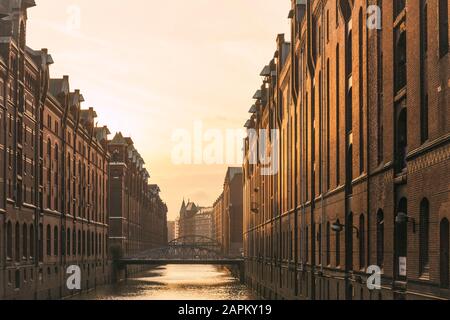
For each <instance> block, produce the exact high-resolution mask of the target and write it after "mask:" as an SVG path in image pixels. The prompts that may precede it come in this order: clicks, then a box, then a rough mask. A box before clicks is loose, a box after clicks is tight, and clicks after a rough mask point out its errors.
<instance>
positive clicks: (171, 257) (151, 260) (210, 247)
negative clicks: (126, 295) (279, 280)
mask: <svg viewBox="0 0 450 320" xmlns="http://www.w3.org/2000/svg"><path fill="white" fill-rule="evenodd" d="M114 262H115V263H116V265H117V266H118V267H119V269H126V266H128V265H148V266H152V265H154V266H155V265H167V264H178V265H179V264H185V265H187V264H189V265H222V266H235V267H237V268H238V269H239V275H240V278H241V281H243V280H244V270H245V267H244V258H243V257H236V256H226V255H223V254H222V246H221V245H220V244H219V243H218V242H217V241H216V240H214V239H210V238H208V237H203V236H196V235H193V236H185V237H181V238H178V239H175V240H172V241H171V242H169V243H168V245H167V246H166V247H162V248H156V249H151V250H147V251H143V252H141V253H139V254H136V255H134V256H127V257H123V258H120V259H117V260H115V261H114Z"/></svg>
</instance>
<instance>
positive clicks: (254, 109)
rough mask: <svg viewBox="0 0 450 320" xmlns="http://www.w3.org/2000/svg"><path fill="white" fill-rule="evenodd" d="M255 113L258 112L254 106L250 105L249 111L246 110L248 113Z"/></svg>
mask: <svg viewBox="0 0 450 320" xmlns="http://www.w3.org/2000/svg"><path fill="white" fill-rule="evenodd" d="M256 111H258V108H257V107H256V105H252V107H251V108H250V110H248V113H256Z"/></svg>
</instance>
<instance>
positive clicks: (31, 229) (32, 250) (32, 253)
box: [30, 225, 34, 259]
mask: <svg viewBox="0 0 450 320" xmlns="http://www.w3.org/2000/svg"><path fill="white" fill-rule="evenodd" d="M30 258H31V259H34V226H33V225H30Z"/></svg>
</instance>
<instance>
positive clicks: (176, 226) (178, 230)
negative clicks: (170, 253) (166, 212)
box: [175, 217, 180, 239]
mask: <svg viewBox="0 0 450 320" xmlns="http://www.w3.org/2000/svg"><path fill="white" fill-rule="evenodd" d="M179 237H180V217H177V218H176V219H175V239H178V238H179Z"/></svg>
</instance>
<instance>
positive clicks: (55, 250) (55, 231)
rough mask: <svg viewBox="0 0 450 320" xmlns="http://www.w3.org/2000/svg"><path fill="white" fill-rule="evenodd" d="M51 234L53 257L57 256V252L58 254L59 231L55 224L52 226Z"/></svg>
mask: <svg viewBox="0 0 450 320" xmlns="http://www.w3.org/2000/svg"><path fill="white" fill-rule="evenodd" d="M53 235H54V238H53V255H54V256H55V257H57V256H58V254H59V245H58V244H59V233H58V227H57V226H55V227H54V228H53Z"/></svg>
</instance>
